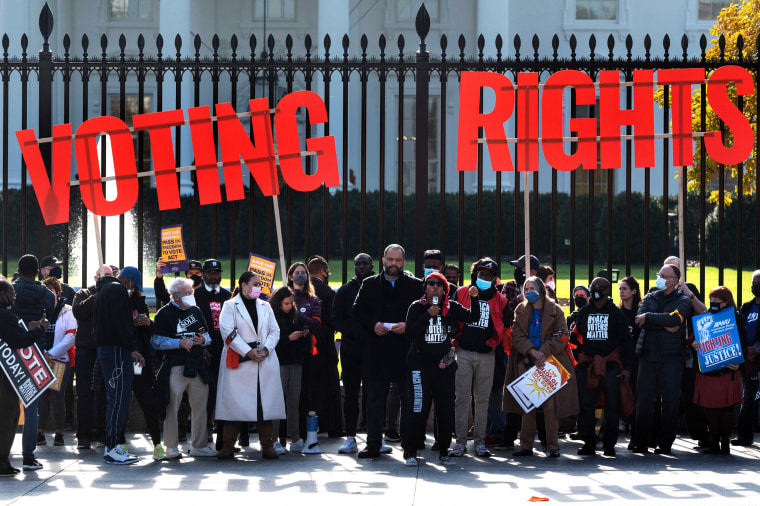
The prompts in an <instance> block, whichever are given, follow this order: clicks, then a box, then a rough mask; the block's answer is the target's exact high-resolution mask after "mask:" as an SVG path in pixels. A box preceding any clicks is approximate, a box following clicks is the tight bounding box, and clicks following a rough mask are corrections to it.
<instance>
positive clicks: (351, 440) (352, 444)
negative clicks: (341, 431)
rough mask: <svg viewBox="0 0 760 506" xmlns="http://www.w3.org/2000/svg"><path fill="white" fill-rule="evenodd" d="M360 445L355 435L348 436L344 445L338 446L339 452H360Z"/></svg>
mask: <svg viewBox="0 0 760 506" xmlns="http://www.w3.org/2000/svg"><path fill="white" fill-rule="evenodd" d="M358 452H359V447H358V446H357V445H356V438H355V437H354V436H348V437H347V438H346V442H345V443H343V446H341V447H340V448H338V453H344V454H345V453H358Z"/></svg>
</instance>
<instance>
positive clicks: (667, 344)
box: [633, 265, 692, 455]
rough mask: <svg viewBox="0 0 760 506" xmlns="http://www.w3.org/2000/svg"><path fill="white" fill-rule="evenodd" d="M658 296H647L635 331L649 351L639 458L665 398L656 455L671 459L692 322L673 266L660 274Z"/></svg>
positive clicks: (640, 382) (642, 368)
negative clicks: (655, 412) (639, 331)
mask: <svg viewBox="0 0 760 506" xmlns="http://www.w3.org/2000/svg"><path fill="white" fill-rule="evenodd" d="M657 278H658V279H657V288H658V290H657V291H655V292H652V293H649V294H647V296H646V297H644V300H643V301H642V302H641V305H640V306H639V310H638V313H637V315H636V325H638V326H639V328H641V329H644V330H646V339H645V340H644V347H643V350H642V352H641V356H640V357H639V373H638V378H637V382H636V385H637V389H638V393H637V396H638V398H637V400H636V430H635V434H634V448H633V451H634V452H636V453H647V451H648V449H647V443H648V439H649V432H650V430H651V428H652V412H653V409H654V403H655V400H656V399H657V396H658V395H659V396H661V406H662V427H661V430H660V433H659V435H658V437H657V440H658V441H657V443H658V448H657V449H655V453H657V454H666V455H667V454H670V447H671V446H672V444H673V441H674V440H675V437H676V428H677V424H678V418H679V417H678V408H679V400H680V396H681V376H682V374H683V367H684V357H685V356H686V321H687V320H688V319H689V318H690V317H691V313H692V306H691V300H690V299H689V298H688V297H687V296H686V295H684V294H683V292H681V291H680V290H677V287H678V284H679V283H678V280H679V279H680V278H681V271H680V270H679V269H678V267H676V266H674V265H663V266H662V267H661V268H660V272H658V273H657Z"/></svg>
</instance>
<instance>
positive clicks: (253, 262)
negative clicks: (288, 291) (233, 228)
mask: <svg viewBox="0 0 760 506" xmlns="http://www.w3.org/2000/svg"><path fill="white" fill-rule="evenodd" d="M248 271H249V272H253V273H256V274H257V275H258V276H259V278H261V293H262V294H264V295H269V294H270V293H272V288H273V287H274V276H275V273H276V272H277V262H275V261H274V260H272V259H271V258H267V257H264V256H261V255H257V254H255V253H251V256H250V257H248Z"/></svg>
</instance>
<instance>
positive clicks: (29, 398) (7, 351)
mask: <svg viewBox="0 0 760 506" xmlns="http://www.w3.org/2000/svg"><path fill="white" fill-rule="evenodd" d="M19 322H20V321H19ZM20 323H21V322H20ZM0 369H2V370H3V372H4V373H5V376H6V377H7V378H8V381H10V383H11V385H12V386H13V390H15V391H16V395H18V397H19V399H21V403H22V404H23V405H24V407H28V406H29V405H30V404H32V403H33V402H34V401H35V400H37V399H38V398H39V396H40V395H42V392H44V391H45V389H47V388H48V387H50V386H51V385H52V384H53V383H54V382H55V376H54V375H53V371H52V370H51V369H50V365H48V363H47V361H46V360H45V357H44V356H43V354H42V352H40V349H39V348H38V347H37V345H36V344H34V345H32V346H29V347H28V348H19V349H16V348H11V347H10V346H8V344H7V343H6V342H4V341H2V340H0Z"/></svg>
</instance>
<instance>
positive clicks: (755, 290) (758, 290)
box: [752, 285, 760, 297]
mask: <svg viewBox="0 0 760 506" xmlns="http://www.w3.org/2000/svg"><path fill="white" fill-rule="evenodd" d="M752 295H754V296H755V297H760V285H752Z"/></svg>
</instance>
